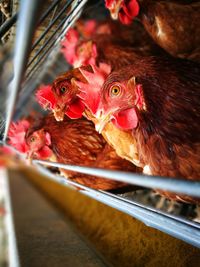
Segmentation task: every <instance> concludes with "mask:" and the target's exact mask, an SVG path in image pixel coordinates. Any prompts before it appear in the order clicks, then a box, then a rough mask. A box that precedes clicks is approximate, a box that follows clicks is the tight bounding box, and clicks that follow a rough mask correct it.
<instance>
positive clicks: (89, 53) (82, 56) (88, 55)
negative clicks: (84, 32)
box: [73, 41, 98, 68]
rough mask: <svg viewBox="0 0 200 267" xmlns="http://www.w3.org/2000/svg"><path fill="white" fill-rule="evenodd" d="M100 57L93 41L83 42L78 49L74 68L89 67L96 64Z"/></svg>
mask: <svg viewBox="0 0 200 267" xmlns="http://www.w3.org/2000/svg"><path fill="white" fill-rule="evenodd" d="M97 56H98V53H97V47H96V44H94V43H93V41H83V42H81V43H80V44H79V45H78V46H77V47H76V60H75V61H74V64H73V66H74V67H75V68H78V67H80V66H87V65H89V64H95V63H96V58H97Z"/></svg>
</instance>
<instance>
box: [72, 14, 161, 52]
mask: <svg viewBox="0 0 200 267" xmlns="http://www.w3.org/2000/svg"><path fill="white" fill-rule="evenodd" d="M75 29H76V30H77V31H78V33H79V34H80V35H81V36H82V38H83V39H84V40H91V39H92V38H94V39H95V36H98V35H100V36H104V35H106V34H107V35H110V36H111V37H113V36H114V37H115V38H117V39H118V40H119V42H120V44H122V42H123V44H124V45H125V46H131V47H134V48H137V49H138V50H139V51H142V50H144V51H146V52H147V51H150V49H152V48H154V49H158V47H157V46H156V45H155V44H154V43H153V41H152V39H151V37H150V36H149V35H148V34H147V32H146V31H145V29H144V27H143V26H142V25H141V23H139V22H138V21H134V22H133V23H132V24H131V25H130V26H129V27H127V26H124V25H123V24H121V23H120V22H118V21H116V20H115V21H114V20H111V19H106V20H103V21H97V20H86V21H83V20H78V21H77V22H76V24H75ZM79 38H80V37H79Z"/></svg>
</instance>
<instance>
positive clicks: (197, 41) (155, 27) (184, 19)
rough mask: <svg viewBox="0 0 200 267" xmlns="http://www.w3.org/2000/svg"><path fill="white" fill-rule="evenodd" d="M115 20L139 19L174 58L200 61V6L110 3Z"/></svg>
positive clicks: (132, 0) (148, 0)
mask: <svg viewBox="0 0 200 267" xmlns="http://www.w3.org/2000/svg"><path fill="white" fill-rule="evenodd" d="M106 6H107V8H108V9H109V10H110V12H111V15H112V17H113V18H114V19H117V18H118V16H119V19H120V20H121V22H122V23H124V24H130V23H131V22H132V20H133V19H134V18H135V17H138V18H139V19H140V21H141V22H142V24H143V25H144V27H145V29H146V30H147V32H148V33H149V34H150V36H151V37H152V38H153V40H154V41H155V42H156V43H157V44H158V45H160V46H161V47H162V48H163V49H165V50H166V51H167V52H168V53H170V54H171V55H173V56H177V57H182V58H190V59H193V60H196V61H200V2H199V1H189V0H188V1H187V0H181V1H155V0H106Z"/></svg>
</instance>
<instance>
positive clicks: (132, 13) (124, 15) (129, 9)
mask: <svg viewBox="0 0 200 267" xmlns="http://www.w3.org/2000/svg"><path fill="white" fill-rule="evenodd" d="M139 9H140V7H139V4H138V2H137V1H136V0H130V1H128V3H123V4H122V9H121V10H120V12H119V19H120V21H121V22H122V23H123V24H126V25H128V24H130V23H131V22H132V20H133V19H134V18H135V17H136V16H137V15H138V14H139Z"/></svg>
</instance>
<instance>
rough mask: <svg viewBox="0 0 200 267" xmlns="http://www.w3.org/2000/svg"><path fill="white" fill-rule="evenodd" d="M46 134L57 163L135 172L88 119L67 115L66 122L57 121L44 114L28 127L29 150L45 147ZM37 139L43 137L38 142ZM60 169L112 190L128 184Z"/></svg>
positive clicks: (97, 186)
mask: <svg viewBox="0 0 200 267" xmlns="http://www.w3.org/2000/svg"><path fill="white" fill-rule="evenodd" d="M45 133H48V134H49V135H50V138H51V145H50V146H49V147H50V149H51V150H52V151H53V154H54V156H55V158H56V161H57V162H60V163H64V164H73V165H80V166H90V167H97V168H98V167H99V168H107V169H112V170H124V171H136V168H135V166H134V165H132V164H131V163H129V162H128V161H126V160H123V159H121V158H120V157H118V156H117V155H116V153H115V151H114V150H113V149H112V148H111V147H110V146H109V145H108V144H107V143H106V142H105V140H104V139H103V137H102V136H101V135H100V134H98V133H97V132H96V131H95V128H94V125H93V123H92V122H90V121H88V120H86V119H78V120H70V119H67V118H65V120H64V121H63V122H57V121H55V119H54V117H53V115H48V116H46V117H44V118H43V119H42V120H41V121H40V122H39V123H36V125H33V127H32V128H31V129H29V132H28V134H27V137H26V140H27V144H28V145H29V147H30V149H31V148H32V147H34V149H35V146H37V144H38V143H39V144H40V146H42V141H41V140H42V139H43V136H44V134H45ZM38 139H40V141H39V142H38ZM33 140H34V141H33ZM34 143H35V144H34ZM39 149H41V148H40V147H39ZM61 171H62V173H63V174H64V175H66V176H67V177H68V178H70V179H71V180H73V181H76V182H78V183H80V184H83V185H86V186H89V187H91V188H94V189H102V190H112V189H116V188H122V187H126V186H127V185H126V184H125V183H119V182H116V181H112V180H107V179H103V178H99V177H94V176H93V177H88V176H87V175H85V174H79V173H74V172H70V171H66V170H64V169H62V170H61Z"/></svg>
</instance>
